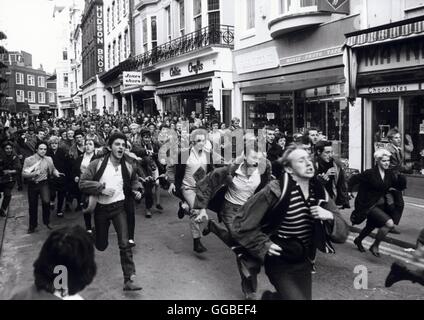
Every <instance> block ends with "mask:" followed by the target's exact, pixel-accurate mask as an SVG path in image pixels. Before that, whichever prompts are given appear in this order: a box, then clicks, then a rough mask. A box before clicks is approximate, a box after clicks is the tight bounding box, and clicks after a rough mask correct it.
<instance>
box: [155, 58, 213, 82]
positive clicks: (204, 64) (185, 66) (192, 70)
mask: <svg viewBox="0 0 424 320" xmlns="http://www.w3.org/2000/svg"><path fill="white" fill-rule="evenodd" d="M215 67H216V60H215V59H203V60H201V59H199V60H194V61H186V62H183V63H178V64H174V65H172V66H169V67H166V68H163V69H161V72H160V81H168V80H171V79H172V80H174V79H179V78H184V77H190V76H194V75H198V74H199V75H200V74H202V73H205V72H209V71H212V70H213V69H214V68H215Z"/></svg>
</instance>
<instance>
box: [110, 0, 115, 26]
mask: <svg viewBox="0 0 424 320" xmlns="http://www.w3.org/2000/svg"><path fill="white" fill-rule="evenodd" d="M111 15H112V29H113V28H115V1H114V2H112V14H111Z"/></svg>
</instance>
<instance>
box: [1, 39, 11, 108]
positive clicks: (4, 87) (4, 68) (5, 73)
mask: <svg viewBox="0 0 424 320" xmlns="http://www.w3.org/2000/svg"><path fill="white" fill-rule="evenodd" d="M5 39H7V36H6V34H5V33H4V32H2V31H0V111H9V109H8V108H7V107H6V101H7V98H8V95H7V94H8V92H9V90H8V84H9V81H8V79H9V75H10V71H9V69H8V64H6V63H5V60H7V59H8V55H7V53H8V52H7V49H6V48H5V47H4V46H3V45H2V43H3V40H5Z"/></svg>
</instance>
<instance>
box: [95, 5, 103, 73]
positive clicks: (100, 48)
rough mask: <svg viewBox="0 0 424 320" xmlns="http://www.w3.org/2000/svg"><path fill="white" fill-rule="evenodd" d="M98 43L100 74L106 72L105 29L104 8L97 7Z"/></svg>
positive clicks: (98, 67)
mask: <svg viewBox="0 0 424 320" xmlns="http://www.w3.org/2000/svg"><path fill="white" fill-rule="evenodd" d="M96 43H97V69H98V72H103V71H104V66H105V55H104V29H103V7H102V6H101V5H98V6H97V7H96Z"/></svg>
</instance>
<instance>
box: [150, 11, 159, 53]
mask: <svg viewBox="0 0 424 320" xmlns="http://www.w3.org/2000/svg"><path fill="white" fill-rule="evenodd" d="M153 22H154V23H155V30H154V31H155V32H154V33H153ZM153 35H154V36H155V37H153ZM150 43H151V46H152V49H154V48H156V47H157V46H158V20H157V17H156V16H151V17H150Z"/></svg>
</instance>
